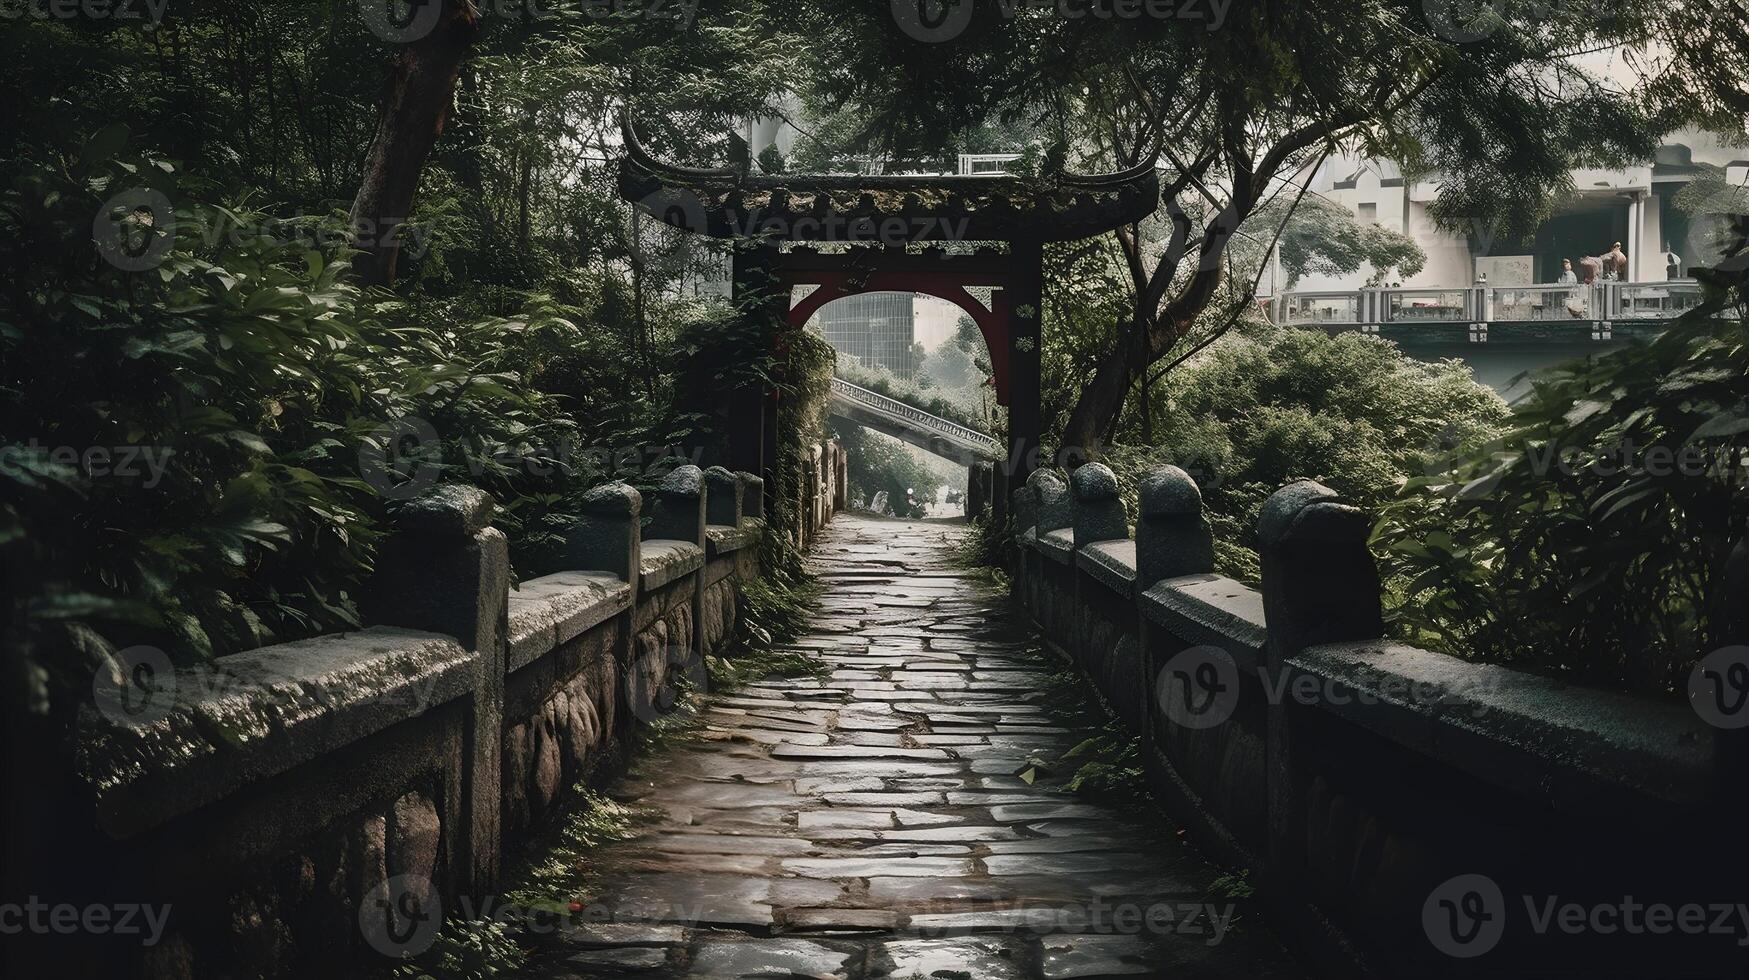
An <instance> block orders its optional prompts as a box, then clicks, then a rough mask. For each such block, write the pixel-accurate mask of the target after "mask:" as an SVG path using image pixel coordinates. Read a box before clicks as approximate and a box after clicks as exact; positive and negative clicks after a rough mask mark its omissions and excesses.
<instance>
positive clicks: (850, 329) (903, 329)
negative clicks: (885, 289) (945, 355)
mask: <svg viewBox="0 0 1749 980" xmlns="http://www.w3.org/2000/svg"><path fill="white" fill-rule="evenodd" d="M913 301H914V297H913V296H912V294H910V293H863V294H861V295H859V296H846V297H845V298H843V299H839V300H833V301H832V302H830V303H827V304H826V305H825V306H823V307H821V308H820V312H819V314H818V315H819V323H820V332H821V334H822V335H823V336H824V337H825V338H826V342H827V343H828V344H831V345H832V348H833V349H834V350H836V351H838V352H839V353H840V354H849V355H850V356H852V357H855V358H857V359H858V360H860V361H862V363H864V364H866V365H869V366H879V367H883V368H886V369H887V370H889V371H891V372H893V373H894V374H896V375H898V376H899V377H901V378H909V377H911V375H912V373H913V372H914V371H915V370H916V364H914V363H913V358H912V356H911V345H912V343H913V342H914V341H915V339H916V321H915V320H914V316H915V314H914V312H913V310H912V304H913Z"/></svg>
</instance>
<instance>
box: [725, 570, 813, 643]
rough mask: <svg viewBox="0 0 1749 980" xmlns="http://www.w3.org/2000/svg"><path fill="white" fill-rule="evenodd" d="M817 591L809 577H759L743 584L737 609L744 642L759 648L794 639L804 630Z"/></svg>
mask: <svg viewBox="0 0 1749 980" xmlns="http://www.w3.org/2000/svg"><path fill="white" fill-rule="evenodd" d="M819 591H820V590H819V585H818V584H817V583H816V582H815V581H814V580H813V579H812V578H803V579H801V580H799V581H786V580H784V579H781V578H779V577H776V576H761V577H760V578H758V579H755V580H753V581H751V582H748V583H746V584H745V585H743V586H742V588H741V602H740V606H739V609H738V611H739V612H740V624H739V627H740V629H741V631H742V640H743V641H744V643H745V645H746V646H747V647H748V648H751V649H763V648H767V647H770V646H771V645H772V644H773V643H783V642H787V641H789V640H793V639H795V638H796V636H797V635H798V634H800V633H801V632H802V631H803V630H805V629H807V626H808V613H809V611H810V608H811V606H810V604H811V603H812V602H813V600H814V598H815V597H816V596H818V595H819Z"/></svg>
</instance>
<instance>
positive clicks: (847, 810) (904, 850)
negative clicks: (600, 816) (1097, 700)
mask: <svg viewBox="0 0 1749 980" xmlns="http://www.w3.org/2000/svg"><path fill="white" fill-rule="evenodd" d="M960 533H963V531H962V530H961V529H960V528H958V527H956V526H953V525H944V524H930V523H919V522H902V521H893V520H881V519H875V518H867V517H859V516H856V515H850V514H842V515H840V516H838V517H837V518H836V519H835V520H834V522H833V524H832V526H831V527H830V528H829V529H828V531H827V532H826V533H825V534H824V535H823V536H822V538H821V540H820V541H819V543H818V544H817V545H816V547H815V552H814V557H813V564H814V568H815V571H816V572H817V573H818V574H819V576H820V579H821V582H822V584H823V585H824V592H823V595H822V596H821V598H820V601H819V611H818V615H817V616H815V617H814V619H813V621H812V628H811V629H810V631H809V632H808V633H807V635H805V636H803V637H801V638H799V639H797V640H796V641H795V643H794V646H795V647H797V648H801V649H804V650H806V651H808V652H809V653H810V654H812V655H814V656H816V657H818V658H819V659H820V660H821V661H823V662H824V663H825V664H826V665H827V666H828V667H829V668H830V673H829V674H826V675H824V676H822V677H820V678H817V679H816V678H805V679H783V678H773V679H770V680H766V681H762V682H759V683H756V684H753V685H751V686H749V687H745V688H742V689H741V690H739V691H737V692H735V693H732V694H727V695H719V696H714V697H712V698H711V699H710V701H709V706H708V709H707V710H706V713H705V721H706V727H705V729H704V731H703V735H704V737H703V738H702V739H700V740H694V741H687V742H684V743H681V744H678V745H675V746H673V747H670V748H667V749H664V750H662V751H661V752H659V753H657V754H655V755H653V756H651V757H648V758H646V759H645V760H644V761H643V762H642V763H641V764H640V765H639V766H638V767H637V769H636V770H635V771H634V772H633V774H632V775H630V776H628V777H627V778H626V779H624V780H622V781H621V782H620V783H619V784H618V785H617V786H615V787H614V788H613V791H612V795H614V796H615V797H617V798H620V799H624V800H634V799H635V800H636V801H638V802H639V803H641V804H646V805H651V806H654V807H656V808H659V809H660V810H661V811H663V812H664V813H665V814H666V816H665V817H663V818H662V819H661V820H660V821H659V822H657V823H655V824H653V825H651V826H650V827H649V828H648V832H647V833H645V834H644V835H643V836H641V837H639V838H637V839H635V840H632V841H628V842H625V843H622V844H616V845H610V846H608V847H606V848H604V849H602V850H601V851H598V852H596V857H598V858H599V861H600V864H601V866H602V868H603V869H604V877H603V879H602V881H601V885H600V887H599V889H597V890H596V894H593V895H590V896H587V898H588V901H589V902H590V904H591V906H592V907H597V908H599V909H601V910H602V912H603V914H602V915H599V916H593V917H592V918H600V919H603V920H605V921H600V922H593V923H588V924H582V925H579V926H578V927H577V928H575V929H572V930H569V931H568V932H567V934H566V937H565V939H564V941H563V942H562V943H561V944H559V947H558V948H557V949H554V950H549V951H548V952H546V953H544V954H543V955H542V956H541V957H539V958H538V959H537V961H536V964H535V967H534V970H533V972H535V973H538V974H539V975H540V976H543V977H553V978H558V977H567V978H578V977H603V978H606V977H623V976H637V977H675V978H678V977H723V978H729V977H737V978H739V977H761V978H773V977H791V978H800V977H809V978H824V977H833V978H847V980H858V978H911V977H919V978H931V980H1009V978H1023V977H1024V978H1038V977H1045V978H1051V980H1067V978H1090V977H1106V976H1150V977H1168V978H1216V977H1219V978H1238V977H1244V978H1270V977H1297V976H1299V975H1300V974H1299V973H1298V971H1297V970H1296V969H1295V968H1294V967H1293V965H1292V963H1291V961H1290V960H1288V958H1287V957H1286V956H1285V955H1284V954H1283V953H1282V952H1281V950H1280V947H1279V946H1278V945H1277V944H1276V943H1275V941H1274V940H1273V939H1272V938H1271V937H1270V935H1269V934H1268V932H1267V930H1266V929H1265V928H1264V926H1263V924H1262V922H1261V921H1260V920H1259V919H1258V916H1257V913H1256V912H1255V911H1254V910H1253V909H1251V908H1250V907H1248V905H1247V903H1246V902H1245V901H1243V900H1242V899H1239V900H1235V899H1234V898H1233V897H1231V894H1230V889H1228V888H1223V887H1219V886H1217V884H1216V879H1217V877H1219V875H1220V872H1219V871H1218V870H1217V869H1214V868H1211V867H1210V866H1208V865H1207V864H1205V863H1204V862H1203V861H1202V860H1201V859H1200V858H1199V856H1198V855H1197V853H1196V852H1195V851H1194V850H1192V849H1191V848H1189V847H1188V846H1186V845H1184V844H1183V843H1181V842H1180V841H1179V840H1178V839H1177V837H1176V835H1175V834H1174V833H1173V828H1172V827H1171V826H1170V824H1168V823H1167V821H1166V820H1165V819H1164V817H1163V816H1159V815H1157V814H1152V813H1146V812H1143V813H1130V812H1127V811H1125V810H1123V809H1118V808H1112V807H1106V806H1100V805H1094V804H1091V803H1088V802H1085V801H1083V800H1081V799H1080V798H1077V797H1075V796H1072V795H1069V794H1067V793H1066V792H1064V791H1063V788H1062V785H1061V784H1062V782H1063V781H1064V778H1065V777H1066V776H1067V775H1068V773H1066V772H1061V771H1056V772H1052V773H1051V774H1049V775H1047V776H1046V777H1045V778H1033V779H1030V780H1029V779H1028V778H1024V777H1026V776H1028V775H1031V773H1029V772H1028V759H1029V757H1037V758H1042V759H1055V758H1057V757H1058V756H1060V755H1061V754H1062V753H1063V752H1064V751H1066V750H1067V749H1069V748H1070V747H1071V746H1073V745H1075V744H1076V743H1077V742H1078V741H1080V740H1081V739H1082V738H1083V737H1085V735H1086V734H1087V732H1085V731H1080V730H1077V726H1076V723H1074V722H1068V723H1065V722H1064V721H1063V720H1062V719H1061V718H1059V717H1057V716H1056V715H1053V714H1051V713H1050V712H1048V711H1046V710H1045V708H1044V706H1043V705H1042V704H1041V703H1040V702H1041V700H1042V699H1043V688H1044V686H1045V681H1046V678H1047V676H1048V674H1049V672H1051V671H1052V670H1054V669H1055V668H1054V666H1053V665H1052V663H1051V662H1050V661H1049V660H1048V659H1045V658H1046V657H1048V655H1041V654H1039V653H1037V652H1034V651H1033V650H1032V649H1031V648H1030V647H1029V636H1030V634H1029V632H1028V630H1027V629H1026V626H1025V623H1024V621H1023V619H1022V618H1021V617H1020V616H1019V615H1018V614H1016V613H1015V612H1014V611H1013V610H1012V609H1011V608H1010V607H1009V606H1008V605H1007V604H1006V603H1005V602H1004V601H1003V599H1002V596H1001V594H1000V593H999V591H998V590H996V589H995V588H993V587H992V586H989V585H987V584H985V583H984V582H983V581H982V580H981V579H980V578H979V577H977V576H975V575H972V574H970V573H968V572H966V571H964V570H963V569H960V568H958V567H956V566H955V565H953V564H952V562H951V560H950V552H951V550H952V539H953V536H954V535H957V534H960ZM1100 721H1101V720H1100V719H1094V718H1088V719H1086V724H1088V725H1097V724H1098V723H1099V722H1100ZM1071 768H1072V767H1071Z"/></svg>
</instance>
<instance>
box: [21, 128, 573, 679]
mask: <svg viewBox="0 0 1749 980" xmlns="http://www.w3.org/2000/svg"><path fill="white" fill-rule="evenodd" d="M126 143H127V137H126V133H125V131H124V130H120V129H118V128H111V129H108V130H105V131H103V132H101V133H99V134H97V135H96V136H95V137H93V138H92V139H91V141H90V142H88V143H87V144H86V145H85V146H84V147H83V149H82V150H81V151H80V152H79V153H77V154H74V155H68V156H62V155H59V154H54V153H42V154H40V155H39V156H38V157H37V158H36V159H35V160H34V162H33V163H32V164H31V165H30V166H29V167H27V168H24V169H23V170H22V172H21V173H20V175H19V176H18V177H17V178H16V179H15V180H14V181H13V183H12V184H11V185H10V186H9V187H7V188H6V189H5V190H4V192H3V196H0V255H4V258H5V261H6V264H7V267H8V270H9V278H10V282H11V286H10V287H9V288H8V289H6V290H4V291H3V292H0V414H3V415H4V417H5V418H6V431H5V437H6V445H4V446H3V447H0V575H3V577H4V582H3V584H4V587H5V590H6V594H7V599H8V608H7V614H6V623H5V627H4V628H5V633H6V635H5V640H6V642H5V644H4V645H5V647H6V651H7V654H6V656H7V662H6V669H7V674H6V676H7V679H8V680H9V681H11V682H13V683H12V684H11V685H9V686H10V687H11V689H12V690H15V691H22V692H23V694H24V698H25V700H26V701H28V703H29V705H30V706H31V707H32V708H35V709H39V710H41V709H44V708H46V707H47V706H48V704H47V700H48V696H49V691H50V689H51V688H52V687H58V686H67V685H70V686H73V687H79V686H84V685H86V684H88V683H89V677H90V676H91V671H92V670H93V669H94V668H99V667H102V666H104V665H105V664H106V663H110V659H109V658H110V649H111V644H112V641H114V642H116V643H124V644H129V645H131V644H149V645H153V646H158V647H162V648H164V649H165V650H166V651H168V652H169V653H170V654H171V656H172V657H173V658H179V659H188V658H199V657H206V656H212V655H216V654H222V653H226V652H231V651H236V650H242V649H248V648H252V647H255V646H259V645H261V644H264V643H269V642H276V641H280V640H285V639H291V638H296V637H299V636H304V635H309V634H313V633H318V632H323V631H329V630H334V629H340V628H346V627H351V626H356V625H357V622H358V620H357V612H356V597H357V589H358V587H359V586H360V584H361V583H362V582H363V580H364V579H365V577H366V576H367V575H368V574H369V572H370V570H371V564H372V560H373V557H374V551H375V544H376V541H377V539H378V536H379V534H380V531H381V527H382V520H383V518H384V516H385V514H386V512H387V510H388V507H389V505H390V504H391V503H392V498H394V497H395V495H396V493H397V490H398V489H399V488H398V486H397V484H396V482H395V473H396V468H395V467H393V466H389V467H379V468H375V469H373V468H372V467H371V466H370V465H369V452H368V450H369V449H371V448H376V449H387V448H388V446H387V444H389V443H391V442H393V443H397V444H400V445H404V444H405V443H406V440H405V439H403V438H400V437H401V436H404V435H405V434H406V433H407V432H408V431H412V429H409V428H407V427H409V426H410V427H413V428H417V426H418V425H423V426H427V427H428V429H426V430H421V431H428V432H429V433H431V434H432V435H433V436H435V438H434V439H433V440H431V441H430V444H429V445H424V446H422V447H421V448H420V450H419V451H418V452H417V453H415V454H414V457H415V459H416V460H417V462H418V465H422V466H428V467H430V470H429V471H428V473H429V479H431V480H433V481H455V482H471V483H475V484H478V485H481V486H483V487H485V488H487V489H488V490H490V491H492V492H493V493H495V494H496V495H498V497H499V498H500V500H501V501H505V502H507V503H508V504H509V506H507V507H506V518H505V522H506V524H507V526H508V528H509V529H514V528H516V527H517V526H518V524H519V522H520V521H521V519H522V515H523V514H524V513H525V512H527V511H528V510H529V509H530V508H528V507H525V506H521V505H524V504H527V502H528V500H529V499H530V495H531V494H533V493H535V492H536V491H537V490H543V491H554V492H555V493H554V494H552V496H554V497H555V498H556V491H558V490H562V489H563V488H564V486H565V484H566V482H567V477H566V475H565V474H563V473H556V474H555V475H546V476H543V475H540V473H541V471H540V470H539V469H538V468H532V467H530V466H529V465H527V463H528V462H529V460H530V459H531V458H533V459H537V460H541V461H548V457H549V456H550V452H549V451H548V450H547V449H546V448H544V447H551V446H554V445H557V444H559V443H560V442H562V441H563V440H564V439H565V438H567V437H568V436H569V435H570V434H571V433H572V432H574V428H575V427H574V426H573V425H572V424H571V423H570V422H569V421H568V420H567V419H566V418H565V416H564V413H563V412H561V411H558V410H557V409H556V407H555V406H554V405H553V403H552V400H551V399H549V398H547V397H546V396H544V395H542V394H540V393H539V392H537V391H534V390H532V389H531V388H529V387H528V386H527V385H526V384H524V383H523V382H522V381H521V378H520V375H519V374H518V373H517V372H516V371H514V370H512V369H511V365H513V364H514V363H515V360H516V354H515V353H514V349H515V347H516V345H517V344H518V343H519V342H520V339H521V338H527V337H533V336H537V335H540V334H543V333H545V332H549V331H572V332H574V331H576V329H577V328H576V327H575V325H573V324H571V323H569V322H568V321H566V320H565V319H564V318H562V317H560V316H558V315H556V314H555V313H554V311H553V310H552V309H551V308H550V307H547V306H543V305H541V304H540V303H531V304H529V307H528V309H529V315H527V316H519V317H515V318H497V317H479V316H470V315H467V314H465V312H463V311H457V310H446V309H443V308H433V307H415V306H411V305H409V304H407V303H405V302H403V301H401V300H398V299H395V298H394V297H391V296H388V295H387V294H377V293H361V292H360V291H359V290H358V289H357V288H356V287H355V286H353V285H351V284H350V283H349V281H348V272H349V270H348V265H347V261H346V256H345V253H344V252H343V251H342V250H341V249H340V248H339V247H338V246H335V245H333V244H326V245H324V244H322V243H323V242H329V243H332V242H334V241H337V240H338V239H337V238H336V237H335V236H334V234H333V232H334V229H333V228H332V226H331V225H330V224H329V223H328V222H326V221H325V220H323V219H311V218H296V219H292V220H290V221H288V222H279V221H276V220H275V219H273V218H272V217H271V216H269V215H266V214H260V213H255V212H252V211H249V210H247V209H241V208H226V207H219V206H201V205H196V204H193V203H189V202H191V201H193V200H195V199H196V198H197V196H198V192H197V191H196V190H193V189H190V188H188V187H186V186H184V183H183V182H182V181H181V179H180V175H179V174H178V172H177V171H176V169H175V168H174V167H173V166H172V165H171V164H169V163H168V162H166V161H163V160H160V159H156V158H152V157H149V156H144V155H140V154H137V153H131V152H129V151H128V149H127V146H126ZM130 188H139V189H146V190H149V191H151V192H153V193H156V194H159V195H162V199H163V200H167V201H172V202H179V203H178V205H177V206H176V209H175V214H174V219H173V220H174V228H173V235H171V236H167V235H165V232H166V231H167V230H170V229H168V228H167V224H168V223H169V222H170V220H171V216H170V215H169V214H167V213H166V214H156V215H153V216H152V217H151V219H150V220H149V221H148V220H146V219H144V218H142V217H141V216H140V215H139V213H138V212H137V211H127V210H126V209H117V208H116V207H115V201H116V199H115V197H114V196H115V195H116V194H117V193H118V192H121V191H123V190H126V189H130ZM94 218H95V219H96V221H97V225H96V227H97V230H98V235H97V238H100V239H103V241H104V242H105V243H107V247H109V251H108V253H107V255H108V257H107V258H106V252H105V248H106V246H104V245H100V244H99V243H98V242H97V241H94V236H93V229H94ZM112 220H113V222H114V224H113V227H114V228H116V229H117V234H118V235H119V236H121V238H119V239H118V241H123V240H125V242H126V243H127V244H129V245H131V246H134V247H136V248H138V247H144V246H148V245H151V244H152V243H154V242H158V240H159V239H160V238H162V239H163V240H162V242H161V243H159V244H157V245H153V246H152V247H153V248H155V249H157V250H159V251H161V252H162V254H161V255H157V253H156V252H153V253H148V255H150V256H156V257H157V261H156V262H155V263H154V262H136V261H132V260H130V259H129V258H128V257H127V256H128V255H138V254H140V253H138V252H132V251H130V252H127V253H125V254H124V253H118V252H116V251H115V250H114V245H115V243H112V242H110V239H108V238H107V237H106V234H105V231H104V229H105V228H106V227H109V226H110V222H111V221H112ZM263 232H266V233H263ZM318 232H322V233H323V234H318ZM117 256H120V261H119V264H118V262H117V261H113V260H114V259H116V258H117ZM415 420H417V422H415ZM398 427H400V428H398ZM361 454H363V455H361ZM388 455H390V456H393V455H394V452H393V451H392V450H390V451H389V453H388Z"/></svg>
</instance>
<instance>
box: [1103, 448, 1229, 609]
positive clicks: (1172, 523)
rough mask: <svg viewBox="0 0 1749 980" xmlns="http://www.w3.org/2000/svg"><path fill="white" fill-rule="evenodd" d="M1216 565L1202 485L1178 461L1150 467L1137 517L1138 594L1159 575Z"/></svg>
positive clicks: (1176, 574)
mask: <svg viewBox="0 0 1749 980" xmlns="http://www.w3.org/2000/svg"><path fill="white" fill-rule="evenodd" d="M1086 468H1087V467H1085V466H1084V467H1082V469H1086ZM1214 570H1215V539H1214V532H1213V531H1212V530H1211V529H1210V528H1209V523H1208V520H1207V519H1206V518H1204V517H1203V515H1202V490H1201V489H1200V488H1199V487H1197V485H1196V481H1195V480H1193V479H1191V478H1190V474H1189V473H1186V472H1184V471H1183V470H1181V469H1179V468H1178V467H1176V466H1156V467H1154V468H1153V469H1151V470H1149V471H1148V472H1147V473H1146V474H1145V475H1144V476H1143V477H1142V485H1141V514H1140V515H1138V517H1137V518H1136V594H1137V595H1140V594H1142V593H1143V592H1146V591H1148V590H1149V589H1151V588H1153V587H1154V586H1155V585H1157V584H1159V582H1160V580H1161V579H1168V578H1178V577H1179V576H1181V575H1196V574H1200V573H1204V572H1212V571H1214Z"/></svg>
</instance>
